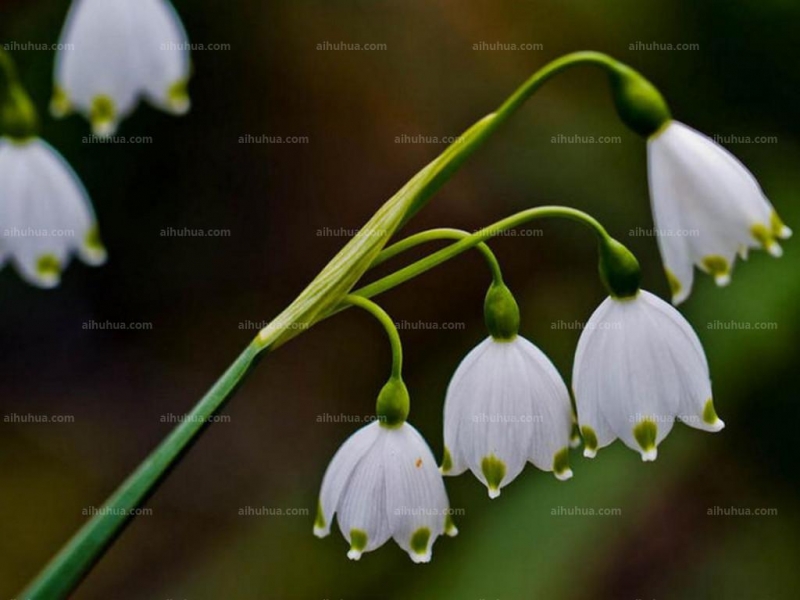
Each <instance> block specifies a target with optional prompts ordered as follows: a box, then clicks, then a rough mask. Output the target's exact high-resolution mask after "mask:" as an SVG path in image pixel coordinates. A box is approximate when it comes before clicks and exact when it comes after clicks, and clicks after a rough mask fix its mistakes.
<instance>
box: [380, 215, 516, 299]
mask: <svg viewBox="0 0 800 600" xmlns="http://www.w3.org/2000/svg"><path fill="white" fill-rule="evenodd" d="M469 236H470V233H469V232H467V231H464V230H463V229H450V228H441V229H429V230H427V231H422V232H420V233H417V234H414V235H412V236H409V237H407V238H405V239H403V240H401V241H399V242H397V243H396V244H393V245H391V246H389V247H388V248H385V249H384V250H383V252H381V253H380V254H379V255H378V258H376V259H375V261H374V262H373V263H372V265H371V266H370V268H374V267H377V266H378V265H380V264H383V263H384V262H386V261H387V260H389V259H391V258H394V257H395V256H397V255H398V254H402V253H403V252H405V251H406V250H410V249H411V248H415V247H417V246H419V245H421V244H426V243H428V242H435V241H438V240H463V239H464V238H467V237H469ZM475 248H476V249H477V250H478V252H480V253H481V255H482V256H483V258H484V259H485V260H486V264H487V265H488V266H489V270H490V271H491V273H492V281H493V282H494V283H495V284H497V285H499V284H501V283H503V272H502V270H501V269H500V263H499V262H498V261H497V257H496V256H495V255H494V252H492V250H491V248H489V246H488V245H486V244H485V243H483V242H481V243H479V244H476V245H475Z"/></svg>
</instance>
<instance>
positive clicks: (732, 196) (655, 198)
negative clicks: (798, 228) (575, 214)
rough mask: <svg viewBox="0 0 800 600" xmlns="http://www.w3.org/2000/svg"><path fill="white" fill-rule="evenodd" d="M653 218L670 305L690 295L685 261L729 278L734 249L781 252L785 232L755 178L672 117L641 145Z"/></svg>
mask: <svg viewBox="0 0 800 600" xmlns="http://www.w3.org/2000/svg"><path fill="white" fill-rule="evenodd" d="M647 149H648V162H649V179H650V197H651V202H652V207H653V219H654V221H655V226H656V233H657V239H658V245H659V249H660V250H661V257H662V260H663V262H664V268H665V270H666V273H667V278H668V280H669V283H670V287H671V289H672V296H673V298H672V301H673V303H674V304H679V303H681V302H683V301H684V300H685V299H686V298H687V297H688V296H689V294H690V293H691V290H692V282H693V276H694V273H693V266H694V265H697V266H698V267H699V268H700V269H702V270H703V271H705V272H707V273H710V274H711V275H712V276H713V277H714V279H715V280H716V282H717V284H718V285H726V284H728V283H729V282H730V274H731V269H732V268H733V264H734V261H735V259H736V254H737V253H738V254H739V255H741V256H742V257H743V258H746V256H747V252H748V250H749V249H750V248H758V247H763V248H765V249H766V250H767V251H768V252H769V253H770V254H772V255H773V256H780V255H781V247H780V246H779V245H778V242H777V241H776V240H777V239H779V238H780V239H785V238H788V237H789V236H790V235H791V233H792V232H791V230H790V229H789V228H788V227H786V226H785V225H784V224H783V222H782V221H781V220H780V218H779V217H778V215H777V213H776V212H775V209H774V208H773V207H772V204H770V202H769V200H767V198H766V196H765V195H764V192H763V191H762V190H761V187H760V186H759V185H758V182H757V181H756V179H755V177H753V175H752V173H750V171H748V170H747V167H745V166H744V165H743V164H742V163H741V162H739V161H738V160H737V159H736V158H735V157H734V156H733V155H732V154H731V153H730V152H728V151H727V150H726V149H725V148H723V147H722V146H720V145H719V144H717V143H716V142H714V141H713V140H711V139H710V138H708V137H706V136H705V135H703V134H701V133H699V132H697V131H695V130H694V129H692V128H690V127H687V126H686V125H684V124H682V123H679V122H677V121H669V122H668V124H667V125H666V126H664V127H662V129H660V130H659V131H658V132H656V133H655V134H654V135H652V136H651V137H650V138H649V140H648V143H647Z"/></svg>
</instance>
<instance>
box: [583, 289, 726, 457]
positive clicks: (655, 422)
mask: <svg viewBox="0 0 800 600" xmlns="http://www.w3.org/2000/svg"><path fill="white" fill-rule="evenodd" d="M572 379H573V386H574V389H575V403H576V405H577V409H578V423H579V425H580V430H581V433H582V434H583V439H584V444H585V447H584V456H587V457H589V458H593V457H594V456H595V454H596V453H597V450H598V449H599V448H602V447H604V446H607V445H608V444H610V443H611V442H613V441H614V440H615V439H617V438H620V439H621V440H622V441H623V442H625V444H626V445H627V446H628V447H629V448H632V449H633V450H636V451H638V452H640V453H641V455H642V460H645V461H651V460H655V459H656V456H657V448H658V445H659V444H660V443H661V441H662V440H663V439H664V438H665V437H667V434H669V432H670V430H671V429H672V425H673V423H674V421H675V419H676V418H677V419H678V420H680V421H683V422H684V423H686V424H687V425H690V426H692V427H695V428H697V429H702V430H704V431H719V430H721V429H722V428H723V427H724V426H725V424H724V423H723V422H722V421H721V420H720V419H719V417H717V414H716V412H715V410H714V403H713V401H712V399H711V381H710V379H709V372H708V363H707V362H706V356H705V353H704V352H703V347H702V346H701V345H700V340H699V339H698V338H697V335H696V334H695V333H694V331H693V330H692V328H691V326H690V325H689V324H688V323H687V322H686V320H685V319H684V318H683V317H682V316H681V314H680V313H679V312H678V311H677V310H675V309H674V308H673V307H672V306H670V305H669V304H668V303H666V302H664V301H663V300H661V299H660V298H658V297H657V296H654V295H653V294H651V293H649V292H646V291H640V292H639V293H638V294H637V295H636V296H635V297H633V298H627V299H614V298H610V297H609V298H607V299H606V300H605V301H604V302H603V303H602V304H601V305H600V306H599V307H598V309H597V310H596V311H595V312H594V314H593V315H592V318H591V319H590V320H589V322H588V323H587V324H586V328H585V329H584V331H583V333H582V334H581V338H580V341H579V342H578V349H577V352H576V355H575V365H574V373H573V378H572Z"/></svg>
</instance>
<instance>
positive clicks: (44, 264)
mask: <svg viewBox="0 0 800 600" xmlns="http://www.w3.org/2000/svg"><path fill="white" fill-rule="evenodd" d="M36 274H37V275H38V276H39V279H40V281H41V283H42V285H44V286H47V287H55V286H57V285H58V283H59V281H60V279H61V263H60V262H59V260H58V257H57V256H56V255H55V254H43V255H42V256H40V257H39V258H38V259H37V260H36Z"/></svg>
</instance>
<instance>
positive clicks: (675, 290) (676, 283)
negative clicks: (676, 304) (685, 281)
mask: <svg viewBox="0 0 800 600" xmlns="http://www.w3.org/2000/svg"><path fill="white" fill-rule="evenodd" d="M664 272H665V273H666V275H667V283H669V291H670V292H671V293H672V297H673V298H675V297H676V296H677V295H678V294H680V293H681V289H683V286H681V282H680V280H679V279H678V278H677V277H676V276H675V273H673V272H672V271H670V270H669V269H667V268H665V269H664Z"/></svg>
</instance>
